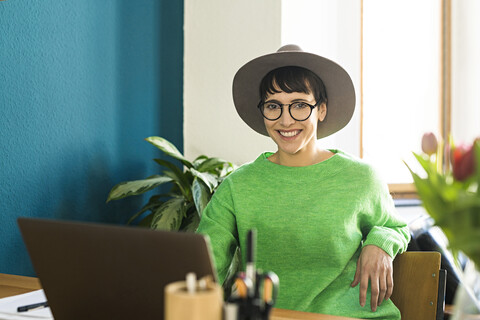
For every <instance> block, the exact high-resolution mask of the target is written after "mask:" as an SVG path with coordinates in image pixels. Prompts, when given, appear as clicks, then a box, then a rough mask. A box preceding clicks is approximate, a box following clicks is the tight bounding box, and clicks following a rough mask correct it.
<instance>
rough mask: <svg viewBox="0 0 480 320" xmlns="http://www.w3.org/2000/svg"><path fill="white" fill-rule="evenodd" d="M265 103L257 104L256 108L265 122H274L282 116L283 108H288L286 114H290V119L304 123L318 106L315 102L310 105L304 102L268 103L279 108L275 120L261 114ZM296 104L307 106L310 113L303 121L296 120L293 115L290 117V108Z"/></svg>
mask: <svg viewBox="0 0 480 320" xmlns="http://www.w3.org/2000/svg"><path fill="white" fill-rule="evenodd" d="M266 103H267V102H262V101H260V102H259V103H258V106H257V108H258V109H260V112H261V113H262V116H263V117H264V118H265V119H267V120H270V121H275V120H278V119H280V118H281V117H282V114H283V106H288V113H289V114H290V117H292V119H293V120H295V121H305V120H307V119H308V118H310V116H311V115H312V111H313V109H315V108H316V107H317V106H318V102H316V103H315V104H313V105H312V104H310V103H306V102H292V103H284V104H282V103H276V102H269V103H273V104H276V105H279V106H280V115H279V116H278V117H276V118H268V117H267V116H266V115H265V113H263V106H264V105H265V104H266ZM298 103H301V104H306V105H307V106H309V107H310V113H309V114H308V116H307V117H306V118H305V119H297V118H295V117H294V116H293V115H292V106H293V105H295V104H298Z"/></svg>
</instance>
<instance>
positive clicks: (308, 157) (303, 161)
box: [268, 147, 334, 167]
mask: <svg viewBox="0 0 480 320" xmlns="http://www.w3.org/2000/svg"><path fill="white" fill-rule="evenodd" d="M333 155H334V154H333V152H331V151H329V150H324V149H321V148H319V147H315V148H314V149H313V150H301V151H299V152H297V153H295V154H288V153H285V152H282V151H281V150H278V151H277V152H275V153H274V154H273V155H271V156H270V157H268V160H270V161H271V162H273V163H276V164H279V165H282V166H287V167H306V166H311V165H313V164H316V163H320V162H322V161H325V160H327V159H329V158H331V157H332V156H333Z"/></svg>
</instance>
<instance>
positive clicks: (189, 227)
mask: <svg viewBox="0 0 480 320" xmlns="http://www.w3.org/2000/svg"><path fill="white" fill-rule="evenodd" d="M183 220H184V221H183V225H182V228H181V229H182V230H184V231H186V232H195V231H197V229H198V225H199V224H200V217H199V216H198V213H197V211H196V210H193V211H192V212H190V214H187V217H186V218H185V219H183Z"/></svg>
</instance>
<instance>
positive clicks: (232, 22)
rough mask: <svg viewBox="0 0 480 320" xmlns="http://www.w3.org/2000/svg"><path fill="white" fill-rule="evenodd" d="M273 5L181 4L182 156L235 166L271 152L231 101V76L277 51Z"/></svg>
mask: <svg viewBox="0 0 480 320" xmlns="http://www.w3.org/2000/svg"><path fill="white" fill-rule="evenodd" d="M280 12H281V1H278V0H261V1H258V0H228V1H225V0H203V1H200V0H185V30H184V32H185V40H184V41H185V53H184V55H185V56H184V77H185V78H184V150H185V154H186V156H187V158H188V159H191V158H194V157H196V156H198V155H200V154H206V155H208V156H217V157H221V158H224V159H226V160H229V161H233V162H235V163H237V164H242V163H245V162H248V161H252V160H254V159H255V158H256V157H257V156H258V155H259V154H260V153H261V152H263V151H266V150H272V151H275V150H276V149H275V145H274V144H273V143H272V142H271V141H270V138H268V137H263V136H262V135H259V134H258V133H256V132H254V131H253V130H251V129H250V127H248V126H247V125H246V124H244V122H243V121H242V120H241V119H240V117H239V116H238V115H237V112H236V110H235V107H234V104H233V99H232V81H233V77H234V75H235V72H236V71H237V70H238V69H239V68H240V67H241V66H242V65H243V64H245V63H246V62H248V61H250V60H251V59H252V58H255V57H257V56H260V55H263V54H268V53H271V52H272V51H274V50H276V49H278V48H279V47H280V30H281V27H280Z"/></svg>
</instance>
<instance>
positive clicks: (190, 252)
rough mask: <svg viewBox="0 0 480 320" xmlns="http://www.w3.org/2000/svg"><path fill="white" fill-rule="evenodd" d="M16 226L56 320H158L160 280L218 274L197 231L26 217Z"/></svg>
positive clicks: (164, 282)
mask: <svg viewBox="0 0 480 320" xmlns="http://www.w3.org/2000/svg"><path fill="white" fill-rule="evenodd" d="M18 224H19V226H20V231H21V233H22V236H23V239H24V241H25V244H26V246H27V249H28V252H29V254H30V258H31V260H32V263H33V267H34V269H35V271H36V273H37V276H38V277H39V278H40V282H41V284H42V287H43V289H44V290H45V294H46V296H47V300H48V303H49V305H50V308H51V311H52V313H53V316H54V318H55V320H75V319H82V320H85V319H89V320H94V319H102V320H105V319H116V320H118V319H129V320H131V319H142V320H145V319H156V320H158V319H163V318H164V288H165V285H167V284H169V283H171V282H174V281H180V280H184V279H185V275H186V274H187V273H188V272H195V273H196V274H197V277H198V278H200V277H203V276H206V275H211V276H213V277H214V279H216V275H215V271H214V267H213V263H212V258H211V254H210V251H209V244H208V238H206V237H204V236H202V235H199V234H193V233H181V232H168V231H156V230H149V229H144V228H136V227H124V226H113V225H106V224H96V223H79V222H66V221H57V220H45V219H32V218H19V219H18ZM185 308H188V306H185Z"/></svg>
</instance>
